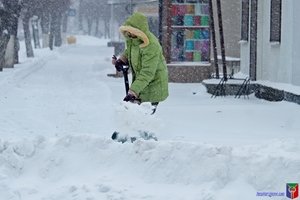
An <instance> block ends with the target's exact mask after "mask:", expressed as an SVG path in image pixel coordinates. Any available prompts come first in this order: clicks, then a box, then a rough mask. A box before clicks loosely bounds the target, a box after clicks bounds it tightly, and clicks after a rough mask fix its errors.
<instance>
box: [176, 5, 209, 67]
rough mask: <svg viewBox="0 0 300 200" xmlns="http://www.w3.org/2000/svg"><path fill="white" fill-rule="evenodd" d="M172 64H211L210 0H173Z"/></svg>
mask: <svg viewBox="0 0 300 200" xmlns="http://www.w3.org/2000/svg"><path fill="white" fill-rule="evenodd" d="M171 20H172V21H171V31H172V32H171V35H172V37H171V62H176V61H187V62H209V60H210V27H209V25H210V23H209V4H208V0H172V4H171Z"/></svg>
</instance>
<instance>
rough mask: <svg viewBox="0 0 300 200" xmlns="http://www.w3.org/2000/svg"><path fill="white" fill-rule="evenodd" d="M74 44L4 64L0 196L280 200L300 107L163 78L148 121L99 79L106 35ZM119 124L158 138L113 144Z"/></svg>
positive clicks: (298, 143) (16, 199) (298, 134)
mask: <svg viewBox="0 0 300 200" xmlns="http://www.w3.org/2000/svg"><path fill="white" fill-rule="evenodd" d="M77 41H78V44H76V45H74V46H64V47H62V48H60V49H55V51H52V52H51V51H49V50H48V49H42V50H36V51H35V54H36V55H35V56H36V57H35V58H32V59H28V58H25V56H24V53H23V54H21V64H19V65H16V67H15V68H14V69H4V71H3V72H1V73H0V199H1V200H102V199H103V200H143V199H145V200H165V199H172V200H224V199H225V200H240V199H243V200H253V199H264V198H270V197H262V196H260V195H269V196H272V195H273V193H271V192H274V195H275V193H276V195H283V196H281V197H273V198H275V199H288V198H287V197H286V196H285V192H286V183H299V182H300V171H299V169H300V118H299V116H300V106H299V105H297V104H293V103H288V102H276V103H274V102H267V101H264V100H259V99H256V98H255V97H254V96H250V98H249V99H244V98H240V99H235V98H233V97H225V98H224V97H218V98H211V97H210V95H209V94H207V93H206V92H205V88H204V87H203V86H202V85H201V84H175V83H170V85H169V86H170V96H169V98H168V99H167V100H166V101H165V102H163V103H161V104H160V105H159V107H158V110H157V113H156V114H155V116H154V117H150V116H145V118H144V117H141V116H140V114H139V113H138V112H137V110H138V108H135V107H133V108H131V109H129V110H128V111H126V110H124V109H123V108H124V104H123V103H122V99H123V97H124V94H125V91H124V83H123V79H122V78H111V77H108V76H107V73H113V72H114V68H113V66H112V65H111V56H112V54H113V49H112V48H109V47H107V46H106V42H107V41H105V40H99V39H95V38H90V37H86V36H78V38H77ZM22 51H24V49H22ZM124 125H128V126H129V127H130V126H136V127H141V126H142V127H144V128H145V129H149V130H150V131H154V132H155V133H156V135H157V136H158V138H159V141H158V142H155V141H142V140H139V141H136V142H135V143H125V144H121V143H117V142H114V141H112V140H111V139H110V136H111V134H112V132H113V131H114V130H116V129H122V128H124ZM131 128H132V127H131ZM263 192H265V193H263Z"/></svg>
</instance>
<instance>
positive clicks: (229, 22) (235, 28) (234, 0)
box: [213, 0, 241, 58]
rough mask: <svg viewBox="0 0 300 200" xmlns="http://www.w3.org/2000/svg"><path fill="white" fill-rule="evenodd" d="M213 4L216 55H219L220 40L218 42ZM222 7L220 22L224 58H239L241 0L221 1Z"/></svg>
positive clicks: (217, 29)
mask: <svg viewBox="0 0 300 200" xmlns="http://www.w3.org/2000/svg"><path fill="white" fill-rule="evenodd" d="M213 3H214V5H213V6H214V18H215V27H216V35H217V47H218V50H219V51H218V55H221V53H220V42H219V41H220V40H219V24H218V21H217V19H218V16H217V5H216V2H215V1H213ZM221 7H222V20H223V30H224V40H225V53H226V56H230V57H237V58H239V57H240V44H239V41H240V38H241V36H240V35H241V0H223V1H221Z"/></svg>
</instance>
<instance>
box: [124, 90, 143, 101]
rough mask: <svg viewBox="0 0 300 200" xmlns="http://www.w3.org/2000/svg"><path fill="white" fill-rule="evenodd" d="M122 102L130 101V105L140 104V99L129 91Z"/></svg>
mask: <svg viewBox="0 0 300 200" xmlns="http://www.w3.org/2000/svg"><path fill="white" fill-rule="evenodd" d="M123 101H126V102H128V101H130V102H132V103H140V99H139V98H138V97H137V95H136V94H135V93H134V92H133V91H131V90H129V91H128V94H127V95H126V96H125V97H124V99H123Z"/></svg>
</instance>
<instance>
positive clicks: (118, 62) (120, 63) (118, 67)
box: [115, 59, 125, 72]
mask: <svg viewBox="0 0 300 200" xmlns="http://www.w3.org/2000/svg"><path fill="white" fill-rule="evenodd" d="M124 65H125V63H124V62H123V61H122V60H121V59H118V60H116V64H115V68H116V70H117V71H118V72H120V71H122V70H123V66H124Z"/></svg>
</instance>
